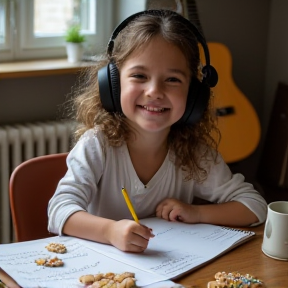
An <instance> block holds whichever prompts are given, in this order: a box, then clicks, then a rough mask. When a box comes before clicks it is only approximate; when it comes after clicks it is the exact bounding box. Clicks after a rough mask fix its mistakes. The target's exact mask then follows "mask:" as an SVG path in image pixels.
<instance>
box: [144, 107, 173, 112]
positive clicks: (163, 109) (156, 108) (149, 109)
mask: <svg viewBox="0 0 288 288" xmlns="http://www.w3.org/2000/svg"><path fill="white" fill-rule="evenodd" d="M139 106H140V107H141V108H143V109H145V110H147V111H150V112H164V111H166V110H169V109H168V108H158V107H151V106H146V105H144V106H141V105H139Z"/></svg>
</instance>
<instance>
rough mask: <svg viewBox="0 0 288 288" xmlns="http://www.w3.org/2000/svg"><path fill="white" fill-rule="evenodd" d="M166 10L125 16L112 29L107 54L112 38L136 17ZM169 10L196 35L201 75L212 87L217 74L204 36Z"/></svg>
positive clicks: (157, 14)
mask: <svg viewBox="0 0 288 288" xmlns="http://www.w3.org/2000/svg"><path fill="white" fill-rule="evenodd" d="M165 11H166V10H161V9H160V10H145V11H141V12H137V13H135V14H132V15H130V16H129V17H127V18H126V19H125V20H123V21H122V22H121V23H120V24H119V25H118V26H117V27H116V28H115V29H114V31H113V33H112V35H111V37H110V39H109V42H108V45H107V54H108V55H109V56H111V55H112V52H113V48H114V40H115V39H116V37H117V36H118V34H119V33H120V32H121V31H122V30H123V29H124V28H125V27H126V26H127V25H128V24H129V23H131V22H132V21H134V20H135V19H136V18H137V17H139V16H142V15H152V16H153V15H155V16H162V15H163V13H164V12H165ZM169 12H170V13H171V15H172V16H174V17H177V19H179V21H181V22H182V23H184V24H186V25H187V26H188V27H189V29H190V30H191V31H192V32H193V34H194V35H195V36H196V38H197V40H198V42H199V43H200V44H201V46H202V48H203V51H204V55H205V62H206V63H205V67H204V69H203V71H202V72H203V75H204V78H206V80H207V81H208V84H209V86H210V87H214V86H215V85H216V84H217V82H218V75H217V72H216V70H215V69H214V68H213V67H212V66H211V65H210V54H209V49H208V47H207V43H206V40H205V38H204V36H203V35H202V34H201V33H200V31H199V30H198V29H197V27H196V26H195V25H193V23H192V22H190V21H189V20H188V19H186V18H185V17H183V16H181V15H180V14H178V13H177V12H174V11H172V10H169Z"/></svg>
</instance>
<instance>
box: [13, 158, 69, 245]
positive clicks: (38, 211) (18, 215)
mask: <svg viewBox="0 0 288 288" xmlns="http://www.w3.org/2000/svg"><path fill="white" fill-rule="evenodd" d="M67 154H68V153H59V154H52V155H45V156H39V157H35V158H32V159H30V160H27V161H25V162H23V163H21V164H20V165H19V166H17V167H16V168H15V170H14V171H13V173H12V175H11V177H10V191H9V193H10V194H9V197H10V208H11V214H12V220H13V226H14V231H15V240H16V241H17V242H20V241H29V240H35V239H40V238H46V237H51V236H53V234H51V233H49V232H48V230H47V226H48V217H47V205H48V202H49V200H50V198H51V197H52V195H53V194H54V192H55V189H56V186H57V184H58V182H59V180H60V179H61V178H62V177H63V176H64V175H65V173H66V171H67V166H66V157H67Z"/></svg>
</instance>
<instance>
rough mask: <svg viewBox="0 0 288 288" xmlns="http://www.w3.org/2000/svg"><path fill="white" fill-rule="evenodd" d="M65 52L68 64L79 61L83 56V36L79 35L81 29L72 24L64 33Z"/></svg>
mask: <svg viewBox="0 0 288 288" xmlns="http://www.w3.org/2000/svg"><path fill="white" fill-rule="evenodd" d="M65 40H66V51H67V56H68V62H71V63H75V62H78V61H81V59H82V56H83V45H82V43H83V42H84V41H85V36H84V35H82V34H81V27H80V26H79V25H77V24H72V25H71V26H69V28H68V29H67V31H66V34H65Z"/></svg>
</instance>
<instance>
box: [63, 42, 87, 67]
mask: <svg viewBox="0 0 288 288" xmlns="http://www.w3.org/2000/svg"><path fill="white" fill-rule="evenodd" d="M66 52H67V57H68V62H70V63H76V62H79V61H81V60H82V56H83V46H82V43H73V42H67V43H66Z"/></svg>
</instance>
